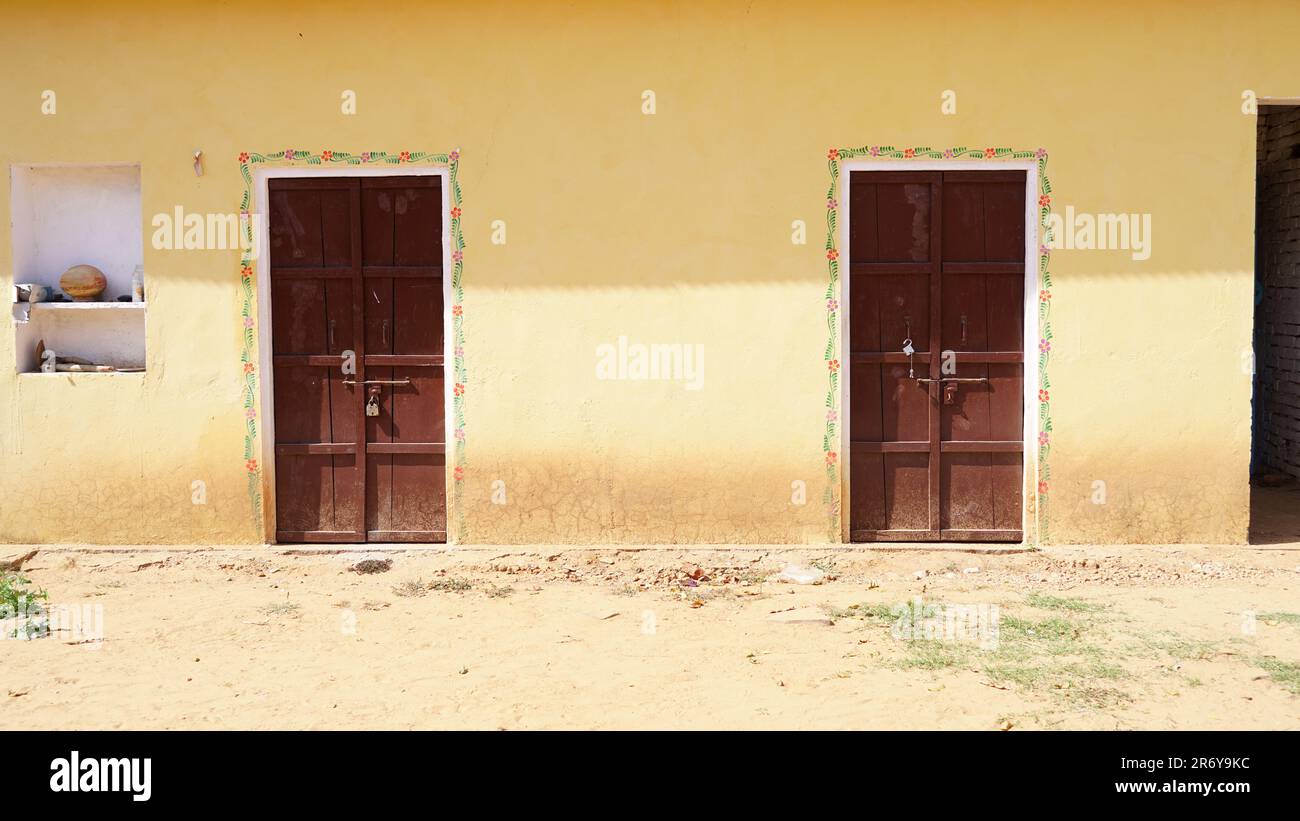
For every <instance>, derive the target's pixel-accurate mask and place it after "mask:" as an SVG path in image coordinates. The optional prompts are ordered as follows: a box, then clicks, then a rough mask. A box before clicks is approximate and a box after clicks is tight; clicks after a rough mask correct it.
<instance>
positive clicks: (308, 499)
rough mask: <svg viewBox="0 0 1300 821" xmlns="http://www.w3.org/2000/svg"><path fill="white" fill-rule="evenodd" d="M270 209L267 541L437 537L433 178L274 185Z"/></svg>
mask: <svg viewBox="0 0 1300 821" xmlns="http://www.w3.org/2000/svg"><path fill="white" fill-rule="evenodd" d="M269 200H270V229H271V230H270V246H271V260H270V264H271V267H270V278H271V289H270V290H271V312H272V334H271V337H272V339H271V342H272V362H273V367H274V376H275V379H274V384H275V390H274V395H275V437H276V444H275V453H276V522H277V525H276V527H277V539H278V540H280V541H367V540H369V541H443V540H445V538H446V499H445V492H446V488H445V477H444V470H445V457H444V451H445V425H444V419H443V407H444V406H443V397H444V395H445V394H444V380H443V374H442V370H443V362H442V340H443V318H442V311H443V299H442V246H441V243H442V208H441V202H442V191H441V187H440V180H439V179H438V178H436V177H385V178H318V179H277V180H272V181H270V184H269ZM345 356H347V357H348V358H349V359H351V360H352V361H354V362H355V373H348V372H345V371H344V368H343V365H344V363H345V361H348V360H346V359H345ZM372 393H373V394H374V396H375V398H376V400H377V401H376V404H377V406H378V409H379V415H378V416H367V415H366V413H365V409H366V401H367V399H368V398H369V397H370V396H371V395H372Z"/></svg>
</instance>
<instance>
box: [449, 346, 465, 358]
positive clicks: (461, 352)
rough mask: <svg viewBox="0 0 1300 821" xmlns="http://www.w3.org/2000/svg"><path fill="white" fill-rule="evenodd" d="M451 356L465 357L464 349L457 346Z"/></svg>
mask: <svg viewBox="0 0 1300 821" xmlns="http://www.w3.org/2000/svg"><path fill="white" fill-rule="evenodd" d="M452 355H453V356H462V357H463V356H464V355H465V349H464V348H462V347H460V346H459V345H457V346H456V347H455V349H453V350H452Z"/></svg>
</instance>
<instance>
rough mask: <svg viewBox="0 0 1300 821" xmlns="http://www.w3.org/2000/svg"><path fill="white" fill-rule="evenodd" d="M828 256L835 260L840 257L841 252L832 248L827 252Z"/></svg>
mask: <svg viewBox="0 0 1300 821" xmlns="http://www.w3.org/2000/svg"><path fill="white" fill-rule="evenodd" d="M826 258H827V259H829V260H830V261H832V262H834V261H835V260H837V259H839V258H840V252H839V251H837V250H835V249H834V248H832V249H830V250H829V251H827V252H826Z"/></svg>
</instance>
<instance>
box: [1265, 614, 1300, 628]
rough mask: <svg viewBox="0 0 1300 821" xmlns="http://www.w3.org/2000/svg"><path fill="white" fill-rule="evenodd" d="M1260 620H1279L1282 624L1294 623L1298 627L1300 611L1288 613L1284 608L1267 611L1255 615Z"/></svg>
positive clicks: (1299, 624) (1299, 625)
mask: <svg viewBox="0 0 1300 821" xmlns="http://www.w3.org/2000/svg"><path fill="white" fill-rule="evenodd" d="M1255 618H1257V619H1259V620H1260V621H1280V622H1282V623H1283V624H1294V625H1296V626H1297V627H1300V613H1288V612H1286V611H1285V610H1274V611H1272V612H1269V613H1260V614H1258V615H1256V616H1255Z"/></svg>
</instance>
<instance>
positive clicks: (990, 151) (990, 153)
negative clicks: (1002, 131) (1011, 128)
mask: <svg viewBox="0 0 1300 821" xmlns="http://www.w3.org/2000/svg"><path fill="white" fill-rule="evenodd" d="M997 155H998V150H997V149H996V148H986V149H984V156H985V157H986V158H988V159H990V160H991V159H993V158H994V157H996V156H997Z"/></svg>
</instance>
